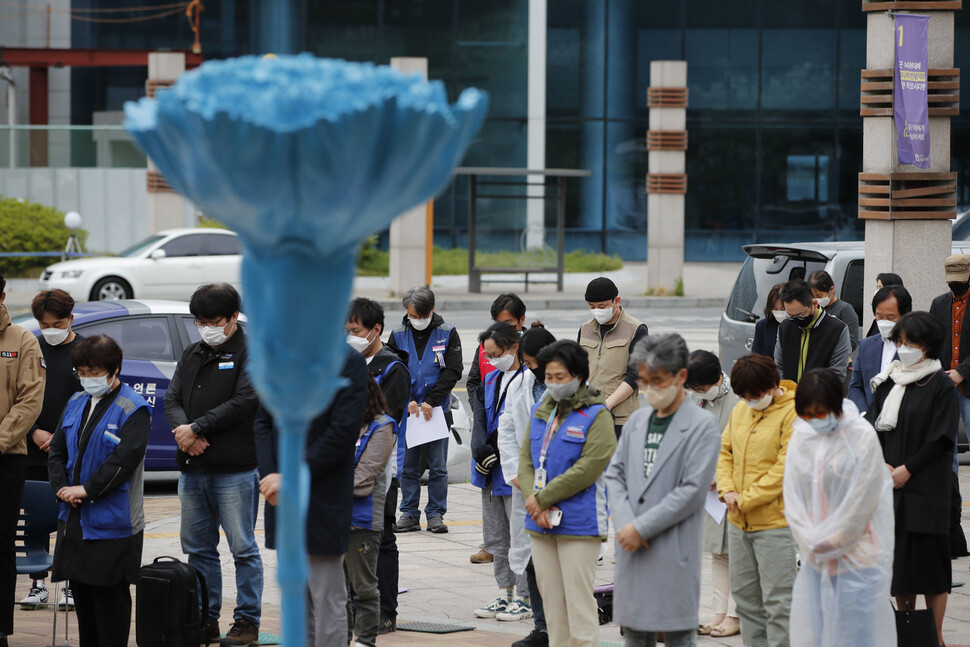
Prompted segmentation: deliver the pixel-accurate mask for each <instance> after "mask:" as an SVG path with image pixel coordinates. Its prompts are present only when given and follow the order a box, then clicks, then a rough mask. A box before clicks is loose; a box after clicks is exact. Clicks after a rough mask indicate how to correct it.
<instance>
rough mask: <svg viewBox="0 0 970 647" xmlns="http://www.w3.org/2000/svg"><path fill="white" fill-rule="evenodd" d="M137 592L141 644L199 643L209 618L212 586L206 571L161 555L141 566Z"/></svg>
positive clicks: (185, 646)
mask: <svg viewBox="0 0 970 647" xmlns="http://www.w3.org/2000/svg"><path fill="white" fill-rule="evenodd" d="M135 592H136V598H137V603H136V610H135V643H136V644H137V645H138V647H198V645H199V644H200V643H201V642H202V628H203V626H204V625H205V623H206V622H208V620H209V589H208V588H207V587H206V585H205V578H204V577H203V576H202V573H200V572H199V571H198V570H197V569H195V568H194V567H192V566H189V565H188V564H186V563H184V562H180V561H179V560H177V559H175V558H174V557H158V558H156V559H155V561H154V562H152V563H151V564H149V565H147V566H142V567H141V570H140V571H139V572H138V585H137V587H136V589H135ZM200 599H201V601H202V610H201V611H200V610H199V600H200Z"/></svg>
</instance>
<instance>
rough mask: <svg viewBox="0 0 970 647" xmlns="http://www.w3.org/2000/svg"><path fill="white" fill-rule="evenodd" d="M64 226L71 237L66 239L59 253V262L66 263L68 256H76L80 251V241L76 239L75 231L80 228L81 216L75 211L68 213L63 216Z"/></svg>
mask: <svg viewBox="0 0 970 647" xmlns="http://www.w3.org/2000/svg"><path fill="white" fill-rule="evenodd" d="M64 226H65V227H67V228H68V229H69V230H70V232H71V235H70V236H68V237H67V245H65V246H64V251H63V252H61V262H63V261H66V260H67V257H68V256H76V255H77V254H80V253H81V251H82V250H81V241H79V240H78V237H77V230H78V229H80V228H81V214H79V213H78V212H77V211H68V212H67V213H66V214H64Z"/></svg>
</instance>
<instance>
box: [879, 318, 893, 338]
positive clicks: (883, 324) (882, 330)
mask: <svg viewBox="0 0 970 647" xmlns="http://www.w3.org/2000/svg"><path fill="white" fill-rule="evenodd" d="M895 327H896V322H895V321H887V320H886V319H880V320H879V321H877V322H876V328H878V329H879V334H880V335H882V336H883V337H884V338H886V339H889V335H891V334H892V332H893V328H895Z"/></svg>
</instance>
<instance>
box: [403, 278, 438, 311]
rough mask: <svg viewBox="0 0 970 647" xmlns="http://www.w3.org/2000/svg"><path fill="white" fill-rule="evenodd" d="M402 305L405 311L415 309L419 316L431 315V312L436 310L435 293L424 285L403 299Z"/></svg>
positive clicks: (413, 289)
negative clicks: (410, 308) (409, 308)
mask: <svg viewBox="0 0 970 647" xmlns="http://www.w3.org/2000/svg"><path fill="white" fill-rule="evenodd" d="M401 304H402V305H403V306H404V309H405V310H407V309H408V307H412V308H414V311H415V312H417V313H418V314H419V315H428V314H431V311H432V310H434V292H432V291H431V288H428V287H425V286H423V285H422V286H421V287H419V288H411V289H410V290H408V291H407V294H405V295H404V298H403V299H401Z"/></svg>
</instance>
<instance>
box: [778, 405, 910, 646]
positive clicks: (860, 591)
mask: <svg viewBox="0 0 970 647" xmlns="http://www.w3.org/2000/svg"><path fill="white" fill-rule="evenodd" d="M842 409H843V412H842V416H841V418H840V419H839V423H838V426H837V427H836V429H835V430H833V431H832V432H830V433H819V432H817V431H815V429H813V428H812V427H811V426H810V425H809V424H808V423H807V422H805V421H804V420H802V419H801V418H798V419H796V421H795V429H794V433H793V434H792V438H791V443H790V444H789V445H788V456H787V459H786V462H785V479H784V496H785V516H786V517H787V519H788V524H789V526H790V527H791V531H792V534H793V535H794V537H795V541H796V542H797V543H798V549H799V552H800V553H801V569H800V570H799V572H798V577H797V578H796V580H795V588H794V590H793V593H792V606H791V621H790V622H791V624H790V627H791V645H792V647H809V646H810V647H823V646H824V647H831V646H832V645H852V646H853V647H866V646H870V645H871V646H873V647H886V646H887V645H895V644H896V625H895V619H894V616H893V611H892V606H891V605H890V602H889V586H890V582H891V581H892V568H893V545H894V539H895V534H894V516H893V499H892V477H891V476H890V474H889V470H888V469H887V468H886V462H885V461H884V460H883V454H882V447H881V446H880V444H879V439H878V438H877V436H876V432H875V430H874V429H873V428H872V426H871V425H870V424H869V423H868V422H867V421H866V420H865V419H863V418H862V417H861V416H860V415H859V410H858V409H857V408H856V406H855V405H854V404H853V403H852V402H851V401H849V400H844V401H843V403H842Z"/></svg>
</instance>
